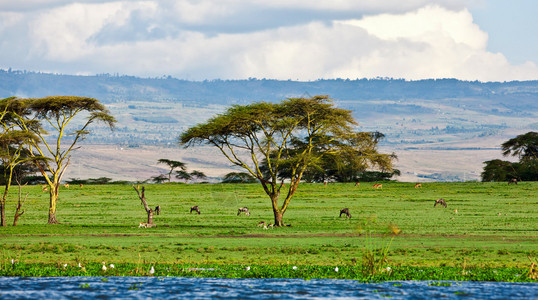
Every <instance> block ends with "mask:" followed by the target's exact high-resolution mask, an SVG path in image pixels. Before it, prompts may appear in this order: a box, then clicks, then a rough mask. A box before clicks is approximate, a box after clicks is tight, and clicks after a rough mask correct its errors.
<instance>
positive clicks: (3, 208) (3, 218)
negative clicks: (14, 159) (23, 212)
mask: <svg viewBox="0 0 538 300" xmlns="http://www.w3.org/2000/svg"><path fill="white" fill-rule="evenodd" d="M10 186H11V176H10V177H9V178H8V179H7V183H6V186H5V188H4V194H3V195H2V200H1V203H0V210H1V212H0V215H1V216H0V218H1V219H0V226H2V227H6V226H7V223H6V199H7V194H8V192H9V187H10Z"/></svg>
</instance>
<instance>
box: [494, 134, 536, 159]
mask: <svg viewBox="0 0 538 300" xmlns="http://www.w3.org/2000/svg"><path fill="white" fill-rule="evenodd" d="M501 146H502V150H503V155H504V156H509V155H511V156H517V157H518V158H519V160H520V161H526V160H538V132H534V131H530V132H527V133H525V134H520V135H518V136H516V137H515V138H512V139H509V140H508V141H506V142H504V143H503V144H502V145H501Z"/></svg>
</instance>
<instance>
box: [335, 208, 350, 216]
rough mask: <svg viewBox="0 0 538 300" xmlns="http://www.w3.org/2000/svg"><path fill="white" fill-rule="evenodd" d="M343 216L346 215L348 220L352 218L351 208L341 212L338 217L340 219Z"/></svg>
mask: <svg viewBox="0 0 538 300" xmlns="http://www.w3.org/2000/svg"><path fill="white" fill-rule="evenodd" d="M342 214H344V215H346V216H347V217H348V218H351V214H350V213H349V208H344V209H341V210H340V216H338V217H339V218H341V217H342Z"/></svg>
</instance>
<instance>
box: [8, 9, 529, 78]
mask: <svg viewBox="0 0 538 300" xmlns="http://www.w3.org/2000/svg"><path fill="white" fill-rule="evenodd" d="M536 12H538V1H536V0H512V1H506V0H430V1H426V0H405V1H402V0H361V1H358V0H308V1H307V0H197V1H195V0H163V1H156V0H147V1H142V0H141V1H138V0H130V1H115V0H78V1H67V0H23V1H14V0H0V68H2V69H8V68H12V69H15V70H30V71H42V72H54V73H63V74H102V73H110V74H115V73H119V74H122V75H123V74H125V75H134V76H141V77H157V76H163V75H171V76H173V77H177V78H181V79H189V80H204V79H215V78H222V79H244V78H249V77H255V78H274V79H283V80H287V79H292V80H316V79H320V78H325V79H327V78H350V79H355V78H375V77H392V78H405V79H409V80H415V79H423V78H458V79H464V80H480V81H508V80H536V79H538V38H536V36H537V31H538V21H537V18H536V17H535V15H536Z"/></svg>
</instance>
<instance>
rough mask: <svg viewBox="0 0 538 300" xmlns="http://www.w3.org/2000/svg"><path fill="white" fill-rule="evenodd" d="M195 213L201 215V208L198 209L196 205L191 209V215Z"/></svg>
mask: <svg viewBox="0 0 538 300" xmlns="http://www.w3.org/2000/svg"><path fill="white" fill-rule="evenodd" d="M193 211H195V212H197V213H198V214H200V208H199V207H198V205H195V206H193V207H191V212H190V213H191V214H192V212H193Z"/></svg>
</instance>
